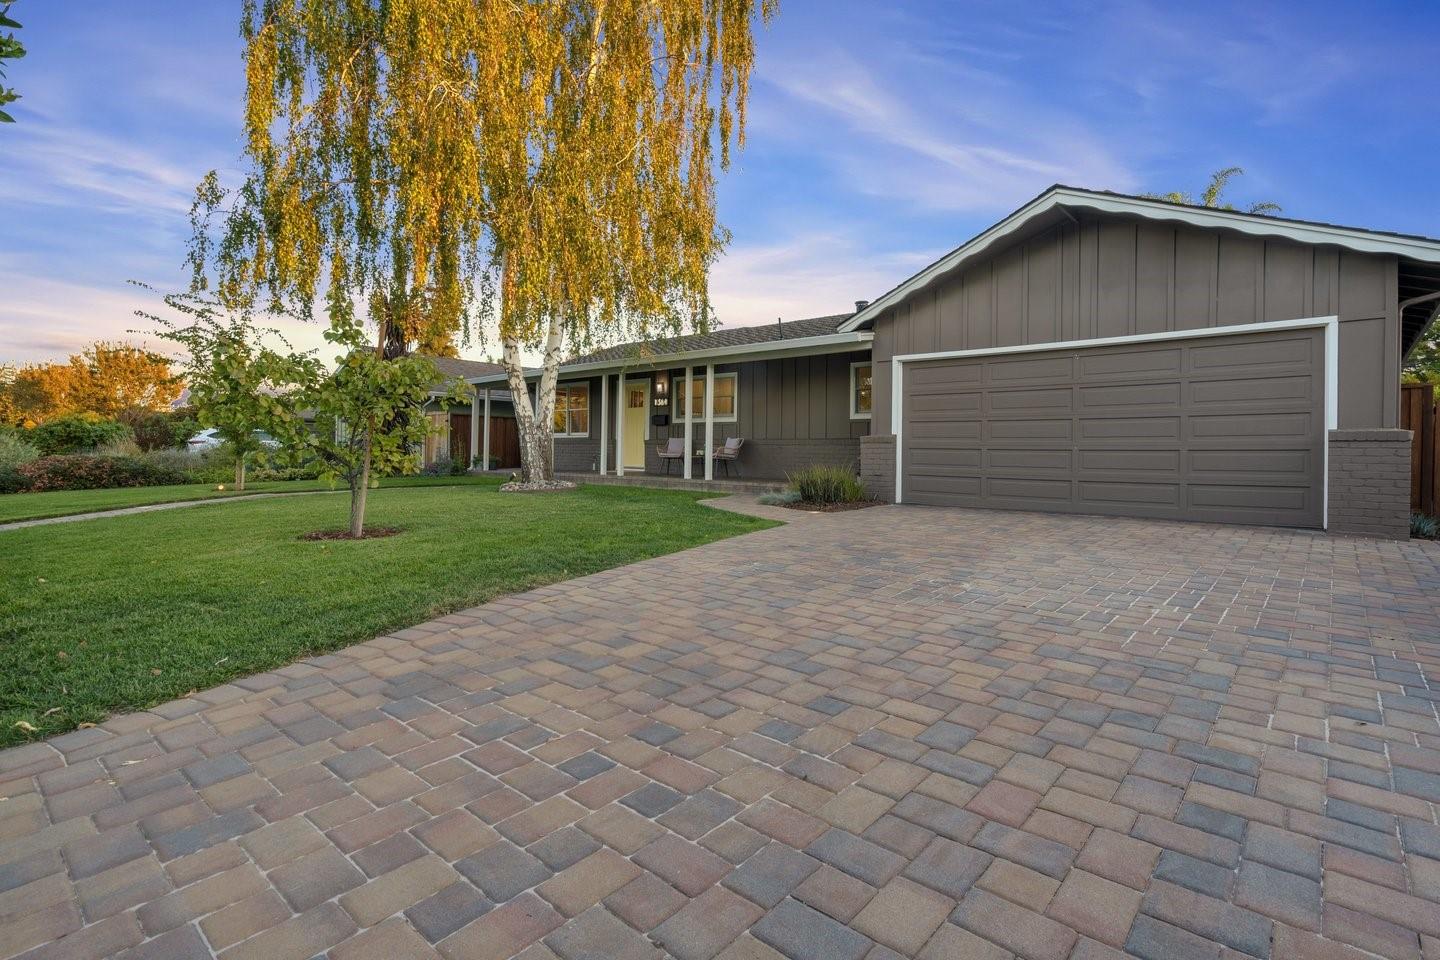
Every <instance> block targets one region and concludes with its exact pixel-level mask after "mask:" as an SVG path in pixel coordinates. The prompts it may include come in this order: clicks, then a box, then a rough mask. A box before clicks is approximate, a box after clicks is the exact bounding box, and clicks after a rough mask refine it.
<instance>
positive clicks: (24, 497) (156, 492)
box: [0, 474, 495, 523]
mask: <svg viewBox="0 0 1440 960" xmlns="http://www.w3.org/2000/svg"><path fill="white" fill-rule="evenodd" d="M494 482H495V481H494V479H493V478H489V477H477V476H471V475H469V474H466V475H464V476H458V477H450V476H444V477H429V476H423V475H417V476H409V477H385V478H384V479H383V480H381V481H380V486H381V487H451V486H456V485H458V484H466V483H494ZM224 486H225V489H224V490H217V489H215V488H216V484H213V483H209V484H207V483H186V484H181V485H179V486H174V487H121V488H119V489H116V490H54V491H50V492H47V493H11V494H6V495H5V496H0V523H14V522H15V521H17V520H41V519H45V518H47V517H66V516H69V515H70V514H73V513H92V512H94V511H96V510H119V509H121V508H123V507H139V506H144V505H146V504H151V503H178V502H180V501H185V500H224V499H229V498H231V497H241V496H246V495H248V494H254V493H291V492H296V491H306V490H330V489H331V486H330V484H328V483H325V482H324V481H321V480H271V481H266V482H258V483H247V484H246V485H245V489H244V491H243V492H242V491H238V490H235V489H233V486H234V485H233V484H229V483H227V484H225V485H224Z"/></svg>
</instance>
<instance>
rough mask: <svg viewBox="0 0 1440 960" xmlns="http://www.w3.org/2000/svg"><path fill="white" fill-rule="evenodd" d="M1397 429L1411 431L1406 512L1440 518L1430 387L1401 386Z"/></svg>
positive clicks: (1439, 464)
mask: <svg viewBox="0 0 1440 960" xmlns="http://www.w3.org/2000/svg"><path fill="white" fill-rule="evenodd" d="M1400 428H1401V429H1402V430H1413V431H1415V439H1414V440H1413V441H1412V444H1413V445H1412V446H1411V448H1410V509H1411V510H1414V511H1418V512H1420V513H1427V514H1429V515H1430V516H1432V517H1435V516H1440V433H1437V429H1440V417H1437V415H1436V409H1435V385H1434V384H1430V383H1407V384H1404V385H1402V386H1401V388H1400Z"/></svg>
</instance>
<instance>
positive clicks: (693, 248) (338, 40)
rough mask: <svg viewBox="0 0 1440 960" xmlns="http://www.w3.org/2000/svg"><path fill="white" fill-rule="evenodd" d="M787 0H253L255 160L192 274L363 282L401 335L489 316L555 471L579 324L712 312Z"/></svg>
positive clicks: (651, 328)
mask: <svg viewBox="0 0 1440 960" xmlns="http://www.w3.org/2000/svg"><path fill="white" fill-rule="evenodd" d="M777 2H778V0H247V2H246V5H245V9H244V14H243V22H242V31H243V36H244V39H245V66H246V98H245V156H246V160H247V162H248V166H249V173H248V176H247V178H246V180H245V182H244V183H243V185H242V186H240V187H239V188H238V189H237V190H236V191H234V192H233V193H231V194H228V195H227V194H225V193H224V192H223V191H220V190H219V189H218V188H216V187H214V186H213V182H212V185H211V190H210V194H209V196H208V197H205V196H203V191H202V198H203V199H205V200H206V204H205V207H206V209H207V211H208V215H207V216H205V217H202V218H201V219H200V220H199V221H197V229H196V235H195V243H194V247H193V251H192V261H193V263H194V265H195V267H196V275H197V284H199V285H204V284H206V283H210V282H214V283H218V285H219V290H220V293H221V295H222V296H223V297H224V298H226V299H228V300H233V301H239V302H244V303H246V304H247V305H248V304H252V303H257V301H258V305H259V306H262V307H263V308H265V309H269V310H272V311H281V312H285V313H301V314H305V313H308V311H309V310H311V308H312V304H314V303H316V302H317V298H320V299H322V300H323V302H324V304H325V306H326V309H327V310H328V311H329V312H330V313H331V315H332V318H334V317H339V318H341V322H343V321H344V320H345V318H346V317H347V316H348V315H349V313H350V311H352V310H353V309H354V306H353V305H355V304H366V305H368V306H369V308H370V316H371V319H373V320H376V321H377V323H378V325H379V326H380V327H381V330H380V334H379V337H378V342H377V350H378V351H381V352H383V353H385V354H393V353H396V352H399V351H398V349H397V347H396V344H397V343H404V342H407V341H413V342H438V343H448V342H450V341H451V339H452V338H453V337H454V336H455V335H456V334H457V333H459V332H461V331H463V332H464V335H467V336H468V335H469V334H470V332H471V331H484V335H487V336H488V335H489V333H490V331H492V330H493V332H494V335H495V336H496V337H497V338H498V340H499V343H500V347H501V352H502V357H503V360H504V363H505V367H506V370H507V372H508V378H509V383H510V388H511V392H512V393H513V395H514V398H515V415H516V420H517V422H518V426H519V432H520V437H521V455H522V461H523V472H524V479H525V481H526V482H527V483H535V484H544V483H546V482H548V481H550V480H551V479H553V466H552V463H551V439H552V436H553V429H554V425H553V415H554V408H555V380H556V372H557V368H558V365H559V361H560V357H561V353H562V351H563V350H565V349H566V348H567V345H568V346H569V347H571V348H573V347H581V346H586V345H589V344H591V343H593V342H596V341H602V340H608V339H612V338H614V337H617V336H620V335H628V336H637V337H642V338H643V337H650V336H661V335H669V334H673V333H677V332H679V331H680V330H682V329H684V328H686V327H693V328H695V329H705V328H706V327H707V326H708V324H709V322H710V303H709V296H708V288H707V274H708V269H709V267H710V265H711V264H712V262H713V261H714V259H715V257H716V256H717V254H718V253H719V251H720V250H721V248H722V247H723V245H724V243H725V241H726V239H727V235H726V233H725V231H724V229H723V228H722V227H721V226H720V224H719V223H718V222H717V220H716V215H715V176H716V171H717V168H718V169H721V170H723V169H724V168H726V167H727V166H728V164H729V162H730V157H731V153H732V150H733V149H735V148H738V147H739V146H740V145H742V144H743V142H744V126H745V104H746V99H747V95H748V85H749V78H750V73H751V69H752V65H753V62H754V39H753V30H754V28H755V26H756V23H757V21H758V20H762V19H768V18H770V17H771V16H773V14H774V12H775V9H776V6H777ZM212 278H213V279H212ZM387 344H389V346H388V347H387V346H386V345H387ZM537 350H538V351H540V356H541V358H542V360H541V364H540V373H539V382H538V385H537V387H536V391H535V397H534V402H533V403H532V402H531V399H530V397H529V394H528V392H527V378H526V373H527V371H526V370H525V369H524V366H523V357H524V354H525V352H526V351H532V352H533V351H537ZM532 375H533V371H532Z"/></svg>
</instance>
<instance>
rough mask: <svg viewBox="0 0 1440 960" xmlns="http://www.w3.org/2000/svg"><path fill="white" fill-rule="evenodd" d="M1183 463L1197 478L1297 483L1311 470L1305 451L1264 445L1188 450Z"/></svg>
mask: <svg viewBox="0 0 1440 960" xmlns="http://www.w3.org/2000/svg"><path fill="white" fill-rule="evenodd" d="M1186 460H1187V463H1188V466H1189V468H1190V472H1191V473H1192V474H1197V475H1207V474H1209V475H1214V474H1242V475H1252V476H1285V477H1293V478H1295V479H1296V480H1301V479H1303V478H1305V477H1308V476H1309V475H1310V474H1312V473H1313V472H1314V471H1315V457H1314V455H1313V453H1312V452H1311V451H1310V450H1308V449H1306V450H1276V449H1275V448H1273V447H1270V446H1265V447H1261V448H1256V449H1253V450H1236V449H1221V450H1191V451H1189V453H1188V456H1187V457H1186Z"/></svg>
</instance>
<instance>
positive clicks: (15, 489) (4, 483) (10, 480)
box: [0, 466, 25, 493]
mask: <svg viewBox="0 0 1440 960" xmlns="http://www.w3.org/2000/svg"><path fill="white" fill-rule="evenodd" d="M24 489H25V478H24V477H22V476H20V471H19V470H18V469H17V468H15V467H6V466H0V493H20V492H21V491H23V490H24Z"/></svg>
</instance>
